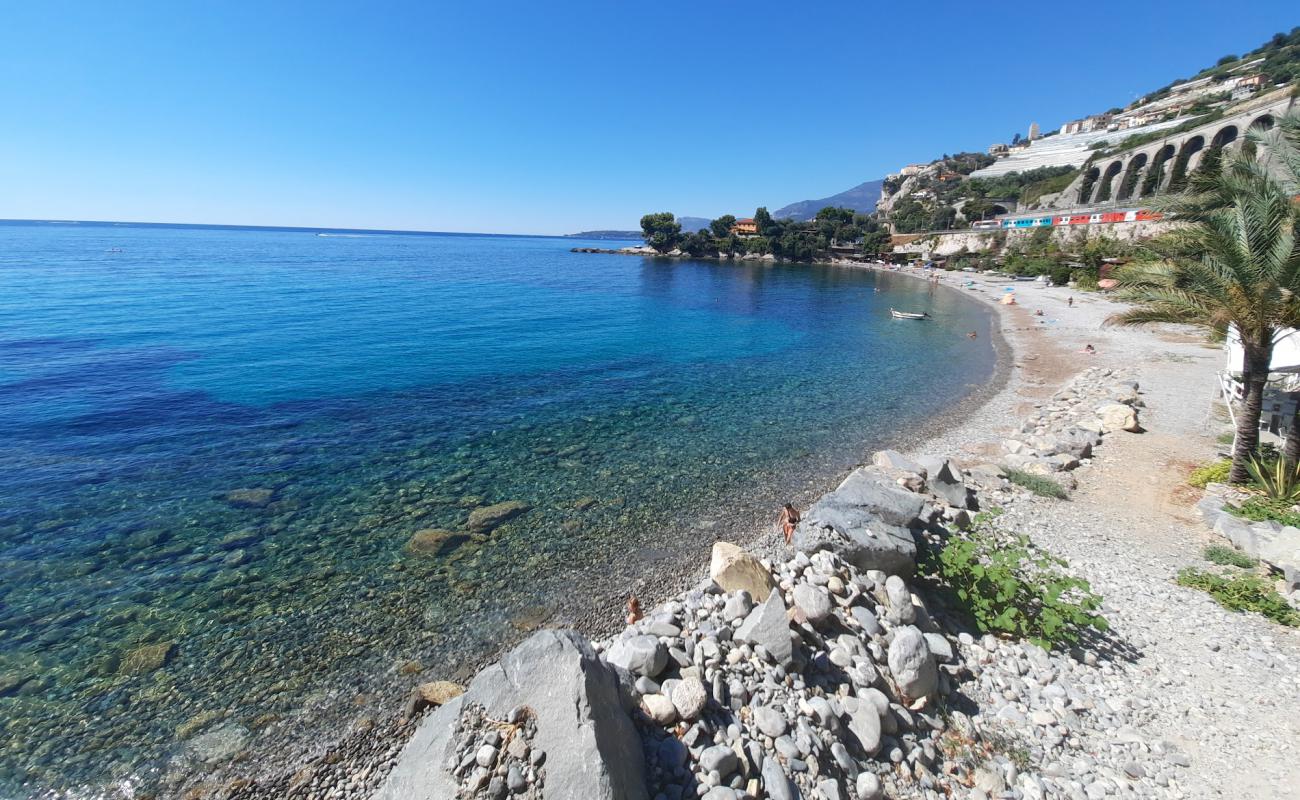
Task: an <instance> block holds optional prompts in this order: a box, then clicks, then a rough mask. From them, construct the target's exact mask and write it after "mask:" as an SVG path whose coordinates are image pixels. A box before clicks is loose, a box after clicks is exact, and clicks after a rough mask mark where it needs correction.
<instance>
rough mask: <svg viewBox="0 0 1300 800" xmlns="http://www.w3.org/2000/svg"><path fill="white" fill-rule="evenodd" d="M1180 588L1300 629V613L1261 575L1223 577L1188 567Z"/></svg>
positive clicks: (1181, 574) (1181, 576) (1182, 572)
mask: <svg viewBox="0 0 1300 800" xmlns="http://www.w3.org/2000/svg"><path fill="white" fill-rule="evenodd" d="M1178 585H1179V586H1189V587H1191V588H1193V589H1200V590H1201V591H1204V592H1208V593H1209V595H1210V596H1211V597H1213V598H1214V600H1215V602H1217V603H1218V604H1219V605H1221V606H1223V607H1224V608H1226V609H1228V610H1229V611H1253V612H1255V613H1256V614H1262V615H1264V616H1265V617H1268V618H1269V619H1271V620H1273V621H1274V622H1277V623H1280V624H1282V625H1288V626H1291V627H1298V626H1300V612H1298V611H1296V610H1295V609H1294V608H1292V607H1291V606H1290V605H1288V604H1287V602H1286V599H1285V598H1283V597H1282V595H1280V594H1278V593H1277V590H1275V589H1274V588H1273V587H1272V585H1270V584H1269V582H1268V581H1266V580H1265V579H1263V578H1261V577H1260V576H1258V575H1250V574H1246V575H1242V574H1237V575H1229V576H1223V575H1216V574H1215V573H1213V572H1210V571H1208V570H1202V569H1196V568H1195V567H1187V568H1186V569H1184V570H1182V571H1181V572H1179V573H1178Z"/></svg>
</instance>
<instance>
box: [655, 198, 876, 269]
mask: <svg viewBox="0 0 1300 800" xmlns="http://www.w3.org/2000/svg"><path fill="white" fill-rule="evenodd" d="M674 219H675V218H674V217H673V215H672V214H671V213H669V212H662V213H658V214H647V215H645V216H644V217H642V218H641V231H642V237H643V238H644V239H645V241H646V243H647V244H649V245H650V246H651V247H653V248H655V250H657V251H659V252H661V253H666V252H669V251H670V250H673V249H674V248H679V249H680V250H681V251H682V252H684V253H688V254H690V255H692V256H718V255H766V254H769V253H770V254H772V255H775V256H777V257H779V258H782V259H786V260H789V261H815V260H818V259H820V258H824V257H825V256H826V255H827V254H828V252H829V249H830V247H831V246H832V245H854V244H856V245H858V246H859V247H860V248H861V249H862V251H863V252H865V253H870V254H875V253H878V252H881V251H882V250H884V249H886V246H887V245H888V242H889V231H888V230H887V229H885V228H884V227H883V226H882V225H881V224H880V222H879V221H878V220H877V219H876V218H875V217H874V216H872V215H869V214H860V213H856V212H854V211H853V210H852V209H848V208H835V207H831V206H828V207H826V208H823V209H822V210H820V211H818V212H817V216H816V217H814V218H813V219H812V220H809V221H807V222H798V221H795V220H792V219H774V218H773V217H772V215H771V213H769V212H768V210H767V209H766V208H759V209H757V210H756V211H755V212H754V223H755V225H756V226H757V227H758V235H757V236H745V237H740V236H736V235H735V234H733V233H732V230H731V229H732V226H733V225H735V222H736V218H735V217H734V216H732V215H731V214H726V215H723V216H721V217H718V218H717V219H715V220H713V221H712V222H710V223H709V227H708V228H705V229H703V230H700V231H696V232H695V233H688V234H685V235H683V234H682V233H681V230H680V226H679V225H677V223H676V222H675V221H674Z"/></svg>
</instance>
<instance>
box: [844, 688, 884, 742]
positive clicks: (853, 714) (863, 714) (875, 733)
mask: <svg viewBox="0 0 1300 800" xmlns="http://www.w3.org/2000/svg"><path fill="white" fill-rule="evenodd" d="M842 702H843V703H844V711H845V713H846V714H847V715H848V718H849V724H848V729H849V733H851V734H852V735H853V740H854V741H856V742H857V744H858V746H859V747H861V748H862V752H864V753H866V754H867V756H868V757H870V756H874V755H875V754H876V753H877V752H879V751H880V736H881V731H880V714H879V713H877V712H876V707H875V705H874V704H872V703H871V702H868V701H866V700H863V699H861V698H857V697H846V698H844V699H843V700H842Z"/></svg>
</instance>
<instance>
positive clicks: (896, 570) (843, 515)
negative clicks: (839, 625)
mask: <svg viewBox="0 0 1300 800" xmlns="http://www.w3.org/2000/svg"><path fill="white" fill-rule="evenodd" d="M924 508H925V497H924V496H922V495H919V494H914V493H912V492H909V491H907V490H906V489H902V488H899V487H898V486H897V485H896V484H894V483H893V482H892V481H890V480H889V478H888V477H886V476H884V475H881V474H879V473H878V472H871V471H869V468H861V469H857V470H855V471H854V472H853V473H851V474H850V475H849V477H847V478H845V479H844V482H843V483H841V484H840V485H839V487H838V488H837V489H835V491H833V492H830V493H828V494H826V495H824V496H822V498H821V499H820V500H818V501H817V502H816V503H813V505H812V506H811V507H810V508H809V509H808V513H807V514H805V515H804V518H803V520H802V521H801V522H800V523H799V527H798V528H797V529H796V530H795V534H794V540H793V544H794V547H795V549H796V550H798V551H800V552H804V553H808V554H809V555H811V554H813V553H816V552H818V551H821V550H829V551H831V552H833V553H835V554H836V555H838V556H839V557H840V558H842V559H844V560H845V561H847V562H849V563H850V564H853V565H854V566H855V567H857V568H858V569H860V570H868V569H879V570H882V571H884V572H888V573H891V574H904V575H911V574H912V572H913V571H914V570H915V568H916V537H915V535H914V534H913V533H912V531H911V529H910V528H909V526H913V525H919V524H920V522H921V520H920V517H921V513H922V511H923V509H924Z"/></svg>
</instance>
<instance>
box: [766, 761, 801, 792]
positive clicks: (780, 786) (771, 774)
mask: <svg viewBox="0 0 1300 800" xmlns="http://www.w3.org/2000/svg"><path fill="white" fill-rule="evenodd" d="M763 791H765V792H767V796H768V797H769V798H771V800H794V799H795V797H797V796H798V795H796V794H795V791H796V790H795V788H794V784H792V783H791V782H790V779H789V778H787V777H786V774H785V770H783V769H781V765H780V763H778V762H777V760H776V759H775V758H771V757H768V758H765V759H763Z"/></svg>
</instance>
